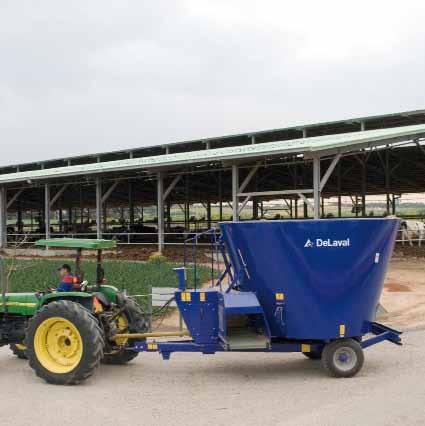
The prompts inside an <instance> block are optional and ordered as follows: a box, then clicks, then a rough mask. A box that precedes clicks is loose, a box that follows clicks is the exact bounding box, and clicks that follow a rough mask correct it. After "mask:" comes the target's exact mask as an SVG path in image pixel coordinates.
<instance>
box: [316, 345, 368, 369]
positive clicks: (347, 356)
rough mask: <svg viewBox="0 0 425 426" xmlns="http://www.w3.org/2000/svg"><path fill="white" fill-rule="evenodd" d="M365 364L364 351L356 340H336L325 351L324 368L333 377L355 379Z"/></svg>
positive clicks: (323, 356)
mask: <svg viewBox="0 0 425 426" xmlns="http://www.w3.org/2000/svg"><path fill="white" fill-rule="evenodd" d="M363 362H364V355H363V349H362V347H361V346H360V343H359V342H358V341H356V340H354V339H340V340H334V341H333V342H331V343H328V344H327V345H326V346H325V348H324V349H323V353H322V363H323V367H324V368H325V370H326V371H327V372H328V373H329V374H330V375H331V376H333V377H353V376H355V375H356V374H357V373H358V372H359V371H360V370H361V368H362V367H363Z"/></svg>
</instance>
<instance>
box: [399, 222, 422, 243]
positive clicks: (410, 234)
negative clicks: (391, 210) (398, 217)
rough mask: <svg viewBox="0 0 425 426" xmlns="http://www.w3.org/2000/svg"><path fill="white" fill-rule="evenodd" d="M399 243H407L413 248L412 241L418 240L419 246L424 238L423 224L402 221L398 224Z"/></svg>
mask: <svg viewBox="0 0 425 426" xmlns="http://www.w3.org/2000/svg"><path fill="white" fill-rule="evenodd" d="M400 230H401V241H402V244H403V245H404V242H405V241H406V240H407V241H409V244H410V246H413V240H418V246H419V247H420V246H421V243H422V240H423V239H424V238H425V224H424V223H423V222H421V221H419V220H402V221H401V224H400Z"/></svg>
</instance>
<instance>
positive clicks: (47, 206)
mask: <svg viewBox="0 0 425 426" xmlns="http://www.w3.org/2000/svg"><path fill="white" fill-rule="evenodd" d="M44 227H45V234H46V239H47V240H48V239H49V238H50V186H49V184H47V183H46V184H45V185H44Z"/></svg>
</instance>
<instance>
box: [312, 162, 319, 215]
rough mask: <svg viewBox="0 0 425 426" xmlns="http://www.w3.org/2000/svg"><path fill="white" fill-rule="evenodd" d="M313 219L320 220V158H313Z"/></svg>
mask: <svg viewBox="0 0 425 426" xmlns="http://www.w3.org/2000/svg"><path fill="white" fill-rule="evenodd" d="M313 196H314V218H315V219H319V218H320V157H314V158H313Z"/></svg>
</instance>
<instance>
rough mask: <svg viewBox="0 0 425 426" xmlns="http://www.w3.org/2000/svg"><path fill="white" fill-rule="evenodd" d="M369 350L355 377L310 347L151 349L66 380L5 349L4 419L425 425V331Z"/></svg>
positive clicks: (0, 374)
mask: <svg viewBox="0 0 425 426" xmlns="http://www.w3.org/2000/svg"><path fill="white" fill-rule="evenodd" d="M404 341H405V346H403V347H398V346H394V345H392V344H390V343H382V344H380V345H377V346H374V347H372V348H370V349H367V350H366V362H365V366H364V367H363V370H362V371H361V372H360V374H359V375H358V376H357V377H355V378H352V379H332V378H329V377H327V376H326V375H325V374H324V372H323V370H322V368H321V365H320V362H317V361H310V360H308V359H306V358H304V357H303V356H302V355H300V354H288V355H285V354H282V355H280V354H236V353H229V354H225V353H222V354H218V355H215V356H207V355H197V354H176V355H174V356H172V357H171V360H170V361H168V362H164V361H162V360H161V358H160V357H159V355H158V354H142V355H141V356H139V358H138V359H136V360H135V361H134V362H133V363H131V364H130V365H128V366H124V367H113V366H102V367H101V368H100V370H99V371H98V372H97V374H96V376H95V377H93V378H92V379H91V380H89V381H88V382H87V383H85V384H84V385H80V386H74V387H58V386H52V385H47V384H45V383H43V382H42V381H41V380H39V379H38V378H36V377H35V376H34V375H33V373H32V370H31V369H30V368H29V367H28V365H27V363H26V362H25V361H21V360H18V359H16V358H14V357H13V356H12V355H11V353H10V352H9V350H8V348H2V349H0V388H1V392H0V395H1V398H0V409H1V416H0V425H1V426H3V425H10V424H13V425H14V426H19V425H25V426H28V425H33V424H38V425H43V426H49V425H55V426H56V425H58V424H60V425H61V426H65V425H73V426H75V425H83V424H86V425H91V426H96V425H103V426H108V425H114V426H117V425H120V426H121V425H137V426H143V425H146V426H161V425H167V426H170V425H173V426H180V425H185V426H188V425H189V426H190V425H197V426H198V425H199V426H203V425H211V426H213V425H214V426H219V425H226V426H229V425H231V426H238V425H241V426H242V425H243V426H250V425H255V426H268V425H297V426H302V425H309V426H312V425H320V426H333V425H335V426H336V425H338V426H344V425H356V426H357V425H368V426H372V425H373V426H374V425H385V426H389V425H408V426H411V425H421V426H422V425H424V424H425V380H424V379H425V331H411V332H409V333H407V334H405V335H404Z"/></svg>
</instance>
